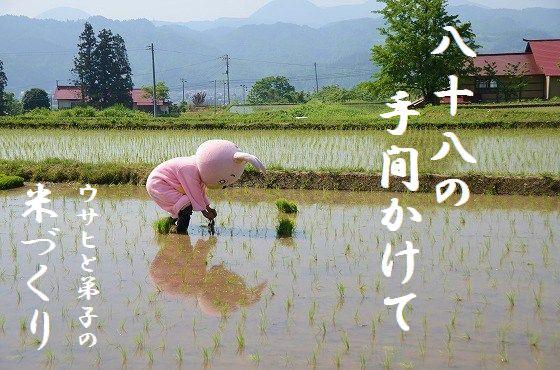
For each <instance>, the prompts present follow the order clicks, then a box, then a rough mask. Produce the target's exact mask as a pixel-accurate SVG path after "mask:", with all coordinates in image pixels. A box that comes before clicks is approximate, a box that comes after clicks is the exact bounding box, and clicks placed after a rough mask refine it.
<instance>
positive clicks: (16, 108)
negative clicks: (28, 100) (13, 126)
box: [4, 92, 23, 116]
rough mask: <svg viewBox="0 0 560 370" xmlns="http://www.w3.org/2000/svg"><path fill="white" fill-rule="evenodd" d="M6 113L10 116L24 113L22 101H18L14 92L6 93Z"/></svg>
mask: <svg viewBox="0 0 560 370" xmlns="http://www.w3.org/2000/svg"><path fill="white" fill-rule="evenodd" d="M4 104H5V113H6V114H7V115H10V116H15V115H18V114H21V113H22V112H23V107H22V105H21V101H19V100H18V99H16V96H15V94H14V93H13V92H5V93H4Z"/></svg>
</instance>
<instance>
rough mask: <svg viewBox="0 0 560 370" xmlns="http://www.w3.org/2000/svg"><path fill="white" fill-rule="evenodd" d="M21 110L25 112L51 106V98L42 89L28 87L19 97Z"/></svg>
mask: <svg viewBox="0 0 560 370" xmlns="http://www.w3.org/2000/svg"><path fill="white" fill-rule="evenodd" d="M21 102H22V105H23V110H24V111H25V112H27V111H30V110H32V109H35V108H47V109H50V107H51V100H50V99H49V94H47V92H46V91H45V90H43V89H38V88H33V89H29V90H27V91H26V92H25V94H23V98H22V99H21Z"/></svg>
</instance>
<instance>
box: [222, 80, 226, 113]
mask: <svg viewBox="0 0 560 370" xmlns="http://www.w3.org/2000/svg"><path fill="white" fill-rule="evenodd" d="M222 96H223V98H222V102H223V103H224V107H225V106H226V105H227V104H226V83H225V82H224V94H223V95H222Z"/></svg>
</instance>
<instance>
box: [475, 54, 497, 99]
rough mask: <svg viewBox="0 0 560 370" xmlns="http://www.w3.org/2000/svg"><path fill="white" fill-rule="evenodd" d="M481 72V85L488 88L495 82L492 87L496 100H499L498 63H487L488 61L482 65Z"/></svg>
mask: <svg viewBox="0 0 560 370" xmlns="http://www.w3.org/2000/svg"><path fill="white" fill-rule="evenodd" d="M482 72H483V76H484V77H483V79H482V80H481V81H480V82H482V85H483V86H486V88H487V89H488V90H490V88H491V86H492V83H495V84H496V87H495V88H494V90H495V92H496V102H498V101H500V85H501V83H500V81H499V79H498V65H497V64H496V62H492V63H489V62H488V61H487V62H486V63H485V64H484V67H482Z"/></svg>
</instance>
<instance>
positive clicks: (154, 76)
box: [148, 42, 157, 117]
mask: <svg viewBox="0 0 560 370" xmlns="http://www.w3.org/2000/svg"><path fill="white" fill-rule="evenodd" d="M148 50H151V51H152V82H153V92H152V101H153V105H154V117H156V116H157V99H156V63H155V58H154V43H153V42H152V43H151V44H150V45H149V46H148Z"/></svg>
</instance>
